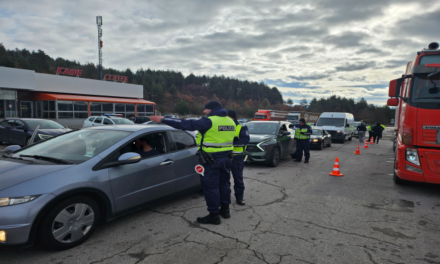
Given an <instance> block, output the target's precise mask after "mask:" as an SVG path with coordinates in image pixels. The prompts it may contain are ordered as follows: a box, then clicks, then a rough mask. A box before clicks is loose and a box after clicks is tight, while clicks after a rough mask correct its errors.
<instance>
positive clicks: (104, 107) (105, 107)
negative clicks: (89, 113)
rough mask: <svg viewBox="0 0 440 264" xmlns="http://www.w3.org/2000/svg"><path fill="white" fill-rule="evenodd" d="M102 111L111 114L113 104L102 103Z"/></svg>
mask: <svg viewBox="0 0 440 264" xmlns="http://www.w3.org/2000/svg"><path fill="white" fill-rule="evenodd" d="M102 111H104V112H109V113H113V111H114V110H113V103H103V104H102Z"/></svg>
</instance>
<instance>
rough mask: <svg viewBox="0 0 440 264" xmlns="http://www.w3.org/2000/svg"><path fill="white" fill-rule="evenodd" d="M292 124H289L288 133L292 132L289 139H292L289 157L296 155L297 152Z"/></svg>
mask: <svg viewBox="0 0 440 264" xmlns="http://www.w3.org/2000/svg"><path fill="white" fill-rule="evenodd" d="M289 125H290V124H287V125H286V126H287V131H288V132H290V135H288V137H289V138H290V142H289V149H288V151H287V155H289V154H292V153H295V152H296V141H295V130H293V129H292V128H290V127H289Z"/></svg>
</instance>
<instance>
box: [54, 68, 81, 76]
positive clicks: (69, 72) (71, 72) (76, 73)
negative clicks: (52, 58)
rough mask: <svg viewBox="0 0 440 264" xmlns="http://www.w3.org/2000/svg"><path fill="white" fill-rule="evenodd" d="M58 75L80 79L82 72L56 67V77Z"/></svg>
mask: <svg viewBox="0 0 440 264" xmlns="http://www.w3.org/2000/svg"><path fill="white" fill-rule="evenodd" d="M58 74H63V75H73V76H78V77H81V74H82V70H75V69H69V68H64V67H58V69H57V75H58Z"/></svg>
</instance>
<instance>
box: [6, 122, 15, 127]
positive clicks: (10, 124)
mask: <svg viewBox="0 0 440 264" xmlns="http://www.w3.org/2000/svg"><path fill="white" fill-rule="evenodd" d="M8 127H11V128H13V127H15V120H8Z"/></svg>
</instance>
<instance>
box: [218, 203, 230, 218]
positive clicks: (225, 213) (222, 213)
mask: <svg viewBox="0 0 440 264" xmlns="http://www.w3.org/2000/svg"><path fill="white" fill-rule="evenodd" d="M218 213H219V214H220V216H221V217H223V218H225V219H228V218H231V213H230V211H229V204H222V207H220V211H219V212H218Z"/></svg>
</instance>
